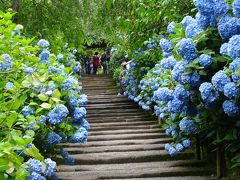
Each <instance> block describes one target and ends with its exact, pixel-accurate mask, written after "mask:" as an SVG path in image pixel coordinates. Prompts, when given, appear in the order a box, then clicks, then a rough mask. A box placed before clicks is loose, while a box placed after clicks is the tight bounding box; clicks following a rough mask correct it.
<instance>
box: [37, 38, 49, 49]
mask: <svg viewBox="0 0 240 180" xmlns="http://www.w3.org/2000/svg"><path fill="white" fill-rule="evenodd" d="M37 45H38V46H40V47H42V48H46V47H48V46H50V44H49V42H48V41H47V40H45V39H40V40H39V41H38V43H37Z"/></svg>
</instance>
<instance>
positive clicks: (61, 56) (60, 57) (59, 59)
mask: <svg viewBox="0 0 240 180" xmlns="http://www.w3.org/2000/svg"><path fill="white" fill-rule="evenodd" d="M63 57H64V56H63V54H61V53H60V54H58V55H57V60H58V61H61V60H63Z"/></svg>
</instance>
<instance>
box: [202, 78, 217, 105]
mask: <svg viewBox="0 0 240 180" xmlns="http://www.w3.org/2000/svg"><path fill="white" fill-rule="evenodd" d="M199 91H200V93H201V97H202V99H203V101H204V102H205V103H207V105H211V104H213V103H215V102H216V101H217V100H218V99H219V94H218V92H217V91H216V90H215V89H214V87H213V85H212V84H211V83H208V82H205V83H202V84H201V86H200V87H199Z"/></svg>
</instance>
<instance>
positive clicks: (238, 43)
mask: <svg viewBox="0 0 240 180" xmlns="http://www.w3.org/2000/svg"><path fill="white" fill-rule="evenodd" d="M239 25H240V23H239ZM239 33H240V26H239ZM228 55H229V56H230V57H231V58H237V57H240V35H234V36H232V37H231V38H230V40H229V42H228Z"/></svg>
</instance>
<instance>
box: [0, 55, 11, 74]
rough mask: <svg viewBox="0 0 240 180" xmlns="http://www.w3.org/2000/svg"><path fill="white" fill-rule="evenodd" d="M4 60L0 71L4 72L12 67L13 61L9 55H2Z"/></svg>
mask: <svg viewBox="0 0 240 180" xmlns="http://www.w3.org/2000/svg"><path fill="white" fill-rule="evenodd" d="M2 58H3V60H2V61H1V60H0V70H1V71H4V70H7V69H10V68H11V67H12V59H11V57H10V56H9V55H8V54H2Z"/></svg>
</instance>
